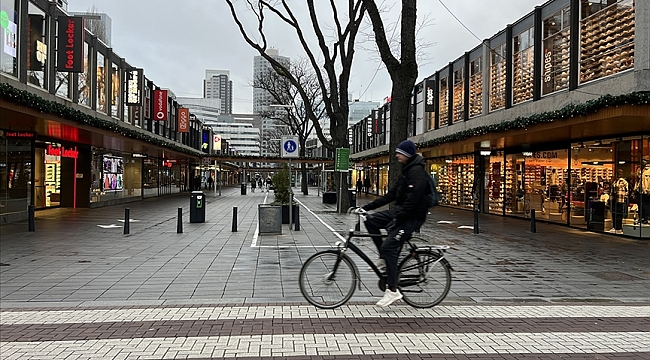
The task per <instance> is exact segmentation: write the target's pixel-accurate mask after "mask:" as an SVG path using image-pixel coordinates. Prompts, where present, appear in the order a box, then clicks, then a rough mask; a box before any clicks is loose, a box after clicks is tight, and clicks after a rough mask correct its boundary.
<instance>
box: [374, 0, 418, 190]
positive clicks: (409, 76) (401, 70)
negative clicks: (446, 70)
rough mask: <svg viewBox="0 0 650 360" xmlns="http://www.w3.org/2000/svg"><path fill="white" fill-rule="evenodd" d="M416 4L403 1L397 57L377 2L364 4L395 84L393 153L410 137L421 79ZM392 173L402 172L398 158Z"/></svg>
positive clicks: (392, 163)
mask: <svg viewBox="0 0 650 360" xmlns="http://www.w3.org/2000/svg"><path fill="white" fill-rule="evenodd" d="M416 2H417V1H416V0H402V12H401V27H400V42H399V43H400V47H399V48H396V49H395V52H397V54H396V55H394V54H393V49H391V44H390V42H389V40H388V39H387V37H386V30H385V27H384V22H383V20H382V17H381V13H380V10H379V9H378V8H377V5H376V3H375V1H374V0H363V4H364V6H366V10H367V11H368V16H369V17H370V21H371V22H372V27H373V32H374V33H375V42H376V43H377V49H378V50H379V54H380V56H381V60H382V62H383V63H384V64H385V65H386V69H387V70H388V74H389V75H390V78H391V80H392V88H391V104H390V107H391V110H390V115H391V123H390V140H389V147H388V148H389V149H395V148H397V145H398V144H399V143H400V141H402V140H404V139H406V138H407V136H408V121H409V116H410V112H409V109H410V104H411V94H412V92H413V87H414V85H415V81H416V80H417V77H418V64H417V59H416V46H415V40H416V20H417V9H416ZM389 166H390V168H391V169H398V168H399V167H398V162H397V159H396V158H395V157H394V156H391V157H390V163H389ZM399 176H400V174H399V172H397V171H391V172H389V181H388V182H389V185H392V184H394V183H396V181H397V179H398V178H399Z"/></svg>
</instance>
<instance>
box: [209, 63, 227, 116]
mask: <svg viewBox="0 0 650 360" xmlns="http://www.w3.org/2000/svg"><path fill="white" fill-rule="evenodd" d="M203 97H204V98H206V99H221V113H222V114H232V80H230V71H229V70H205V80H203Z"/></svg>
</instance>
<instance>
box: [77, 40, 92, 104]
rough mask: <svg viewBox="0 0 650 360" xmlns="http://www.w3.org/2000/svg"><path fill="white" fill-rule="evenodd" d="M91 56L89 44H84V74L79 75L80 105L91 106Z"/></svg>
mask: <svg viewBox="0 0 650 360" xmlns="http://www.w3.org/2000/svg"><path fill="white" fill-rule="evenodd" d="M88 64H90V54H88V43H86V42H84V72H82V73H79V75H78V83H77V84H78V87H79V90H78V95H79V100H78V103H79V104H80V105H84V106H90V89H91V88H92V86H93V85H92V77H91V76H90V67H89V66H88Z"/></svg>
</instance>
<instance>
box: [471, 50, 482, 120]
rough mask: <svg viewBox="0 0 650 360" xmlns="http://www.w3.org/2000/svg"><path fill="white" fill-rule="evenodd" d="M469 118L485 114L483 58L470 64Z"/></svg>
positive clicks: (480, 57)
mask: <svg viewBox="0 0 650 360" xmlns="http://www.w3.org/2000/svg"><path fill="white" fill-rule="evenodd" d="M469 69H470V78H469V117H473V116H477V115H481V113H482V112H483V57H482V56H479V57H478V58H476V60H473V61H471V62H470V63H469Z"/></svg>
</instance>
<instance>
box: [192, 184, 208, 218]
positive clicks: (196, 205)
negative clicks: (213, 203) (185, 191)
mask: <svg viewBox="0 0 650 360" xmlns="http://www.w3.org/2000/svg"><path fill="white" fill-rule="evenodd" d="M190 222H191V223H203V222H205V194H204V193H203V191H192V195H191V196H190Z"/></svg>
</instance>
